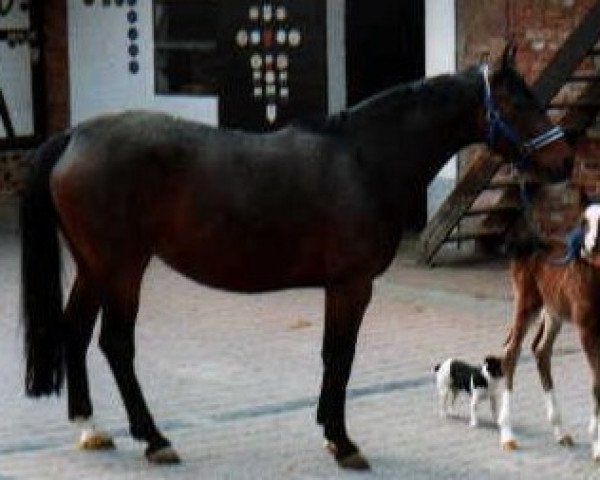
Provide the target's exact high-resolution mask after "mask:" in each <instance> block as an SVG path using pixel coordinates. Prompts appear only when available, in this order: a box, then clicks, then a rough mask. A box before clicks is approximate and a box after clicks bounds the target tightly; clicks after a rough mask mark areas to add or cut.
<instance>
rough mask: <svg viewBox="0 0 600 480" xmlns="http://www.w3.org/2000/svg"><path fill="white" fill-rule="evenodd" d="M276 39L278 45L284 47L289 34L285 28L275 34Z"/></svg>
mask: <svg viewBox="0 0 600 480" xmlns="http://www.w3.org/2000/svg"><path fill="white" fill-rule="evenodd" d="M275 39H276V40H277V43H278V44H279V45H283V44H284V43H285V41H286V40H287V34H286V33H285V30H284V29H283V28H280V29H279V30H277V33H276V34H275Z"/></svg>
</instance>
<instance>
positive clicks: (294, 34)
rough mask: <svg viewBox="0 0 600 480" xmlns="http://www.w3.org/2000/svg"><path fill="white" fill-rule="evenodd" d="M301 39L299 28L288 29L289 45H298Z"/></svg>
mask: <svg viewBox="0 0 600 480" xmlns="http://www.w3.org/2000/svg"><path fill="white" fill-rule="evenodd" d="M301 41H302V36H301V35H300V30H298V29H297V28H292V29H291V30H290V33H288V42H290V45H291V46H292V47H297V46H298V45H300V42H301Z"/></svg>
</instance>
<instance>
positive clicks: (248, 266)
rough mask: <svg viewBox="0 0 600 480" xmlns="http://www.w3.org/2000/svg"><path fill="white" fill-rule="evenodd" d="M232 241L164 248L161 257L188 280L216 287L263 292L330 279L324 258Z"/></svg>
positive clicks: (320, 283)
mask: <svg viewBox="0 0 600 480" xmlns="http://www.w3.org/2000/svg"><path fill="white" fill-rule="evenodd" d="M239 243H244V242H236V241H232V240H231V239H230V241H222V242H217V243H211V242H200V243H199V244H198V245H196V246H190V247H189V248H181V247H179V248H177V249H163V250H162V251H159V252H158V256H159V257H160V258H161V259H162V260H163V261H165V262H166V263H167V264H168V265H169V266H171V267H172V268H174V269H175V270H177V271H179V272H180V273H182V274H183V275H186V276H187V277H189V278H191V279H193V280H195V281H197V282H199V283H202V284H205V285H209V286H212V287H216V288H220V289H225V290H232V291H240V292H260V291H268V290H277V289H282V288H290V287H299V286H320V285H323V284H324V283H325V279H326V277H327V274H326V269H325V266H324V262H323V261H322V260H321V258H322V257H321V255H318V254H315V253H314V252H313V253H312V254H306V251H305V249H303V248H298V249H297V250H296V251H295V252H294V251H293V249H292V251H290V249H289V247H287V248H286V247H284V246H282V245H280V246H279V248H277V246H275V245H273V244H272V243H271V242H269V244H268V245H266V246H260V245H257V246H255V247H254V248H248V246H247V245H242V246H240V245H239Z"/></svg>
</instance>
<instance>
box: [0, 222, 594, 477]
mask: <svg viewBox="0 0 600 480" xmlns="http://www.w3.org/2000/svg"><path fill="white" fill-rule="evenodd" d="M411 245H412V244H411V242H410V241H409V242H407V243H406V244H405V245H404V247H403V248H402V250H401V252H400V255H399V257H398V258H397V260H396V261H395V262H394V264H393V265H392V266H391V268H390V269H389V270H388V272H387V273H386V274H385V275H384V276H383V277H382V278H380V279H379V280H378V281H377V284H376V289H375V295H374V299H373V301H372V303H371V305H370V308H369V310H368V312H367V315H366V317H365V320H364V324H363V328H362V331H361V335H360V339H359V344H358V351H357V358H356V361H355V364H354V370H353V375H352V378H351V382H350V391H349V400H348V406H347V412H348V419H349V430H350V432H351V435H352V436H353V438H354V439H355V441H356V442H358V443H359V445H360V446H361V448H362V449H363V451H364V453H365V454H366V455H367V456H368V458H369V460H370V461H371V464H372V470H371V472H369V473H365V474H357V473H353V472H344V471H340V470H339V469H338V468H337V466H336V465H335V463H334V462H333V461H332V459H331V458H330V457H329V456H328V455H327V454H326V453H325V452H324V451H323V450H322V449H321V443H322V437H321V431H320V428H318V427H317V426H316V425H315V419H314V417H315V403H316V398H317V394H318V390H319V384H320V375H321V366H320V358H319V352H320V340H321V335H322V306H323V294H322V292H321V291H318V290H310V289H307V290H290V291H284V292H279V293H272V294H265V295H235V294H229V293H225V292H220V291H215V290H210V289H207V288H204V287H202V286H199V285H197V284H194V283H192V282H190V281H188V280H186V279H185V278H183V277H181V276H179V275H178V274H176V273H174V272H173V271H171V270H169V269H168V268H167V267H165V266H164V265H162V264H161V263H160V262H153V263H152V264H151V267H150V268H149V270H148V272H147V275H146V278H145V281H144V285H143V292H142V302H141V311H140V314H139V323H138V328H137V358H136V364H137V368H138V373H139V377H140V380H141V383H142V386H143V388H144V391H145V394H146V397H147V400H148V404H149V406H150V408H151V410H152V412H153V414H154V416H155V419H156V421H157V423H158V425H159V426H160V427H162V429H163V431H164V433H165V434H166V435H167V436H168V437H169V438H170V439H171V440H172V442H173V445H174V446H175V447H176V448H177V450H178V452H179V454H180V455H181V457H182V459H183V463H182V464H181V465H178V466H175V467H155V466H150V465H148V464H147V463H146V461H145V459H144V457H143V445H141V444H138V443H136V442H135V441H133V440H131V438H130V437H129V435H128V433H127V432H128V429H127V426H126V419H125V413H124V410H123V407H122V403H121V401H120V398H119V397H118V393H117V391H116V388H115V386H114V381H113V379H112V378H111V376H110V373H109V371H108V368H107V365H106V362H105V360H104V358H103V357H102V355H101V354H100V353H99V351H98V348H97V346H96V341H94V343H93V345H92V347H91V348H90V353H89V370H90V377H91V388H92V396H93V399H94V402H95V412H96V416H97V419H98V420H100V421H101V424H102V425H103V426H104V427H105V428H106V429H108V430H109V431H110V432H111V433H112V434H113V435H114V436H115V440H116V443H117V447H118V448H117V449H116V450H114V451H109V452H96V453H89V452H81V451H77V450H76V449H75V448H74V444H75V441H76V439H77V435H78V432H77V431H76V430H74V429H73V428H72V427H71V426H70V425H69V424H68V422H67V421H66V411H65V410H66V407H65V398H64V397H61V398H59V399H56V398H50V399H43V400H37V401H36V400H32V399H28V398H25V397H24V394H23V389H22V370H23V366H22V354H21V348H20V345H21V339H20V331H19V324H18V317H19V314H18V311H19V288H18V281H19V272H18V264H19V262H18V257H19V246H18V241H17V238H16V236H14V235H13V234H4V235H0V286H1V288H0V326H1V327H2V332H3V335H1V336H0V383H1V384H2V388H1V389H0V412H2V418H1V419H0V479H4V478H18V479H36V478H40V479H48V478H53V479H54V478H61V479H62V478H64V479H71V478H82V477H84V478H92V479H123V478H144V479H180V478H185V479H238V478H240V479H284V478H285V479H288V478H290V479H333V478H336V479H337V478H344V479H346V478H347V479H358V478H361V479H362V478H365V479H384V478H385V479H408V478H410V479H446V478H448V479H450V478H452V479H485V478H493V479H508V478H511V479H512V478H524V479H535V478H540V479H541V478H544V479H553V478H557V479H559V478H560V479H564V478H575V479H580V478H581V479H584V478H596V477H597V478H600V475H599V474H598V473H599V472H600V470H598V469H599V468H600V467H598V466H596V465H595V464H594V463H593V462H592V461H591V457H590V446H589V441H588V438H587V433H586V424H587V420H588V414H589V412H590V405H591V397H590V384H589V375H588V370H587V366H586V365H585V362H584V360H583V356H582V354H581V353H580V349H579V346H578V343H577V340H576V337H575V335H574V331H573V329H572V328H565V329H564V331H563V333H562V334H561V337H560V338H559V341H558V344H557V348H556V354H555V359H554V372H555V379H556V384H557V393H558V398H559V401H560V403H561V405H562V406H563V416H564V421H565V424H566V426H567V428H568V429H569V431H570V432H571V433H572V434H573V436H574V438H575V440H576V445H575V446H574V447H572V448H568V449H565V448H563V447H560V446H558V445H556V444H555V443H554V441H553V437H552V433H551V429H550V427H549V425H548V423H547V421H546V419H545V415H544V411H543V400H542V396H541V388H540V386H539V381H538V379H537V374H536V373H535V367H534V365H533V362H532V361H531V356H530V355H529V353H528V351H527V350H525V353H524V355H523V359H522V362H521V364H520V366H519V369H518V371H517V379H516V393H515V398H514V408H515V411H514V424H515V430H516V433H517V435H518V436H519V439H520V445H521V448H520V449H519V450H517V451H515V452H512V453H507V452H503V451H501V450H500V448H499V445H498V435H497V431H496V429H495V427H494V425H493V424H492V423H491V421H489V420H488V421H486V422H484V425H483V426H482V427H480V428H478V429H471V428H469V427H468V404H467V401H466V398H459V399H458V400H457V414H456V416H455V417H454V418H451V419H448V420H442V419H440V418H439V417H438V415H437V412H436V406H437V399H436V393H435V391H434V385H433V381H432V376H431V373H430V370H431V367H432V365H433V364H434V363H436V362H438V361H439V360H441V359H444V358H445V357H448V356H460V357H462V358H464V359H466V360H469V361H473V362H477V361H480V360H481V359H482V357H483V356H484V355H485V354H487V353H490V352H492V353H494V352H495V353H500V352H501V346H502V342H503V340H504V336H505V332H506V327H507V323H508V321H509V319H510V312H511V303H510V297H511V295H510V289H509V285H508V282H507V278H506V273H505V264H504V262H503V261H499V260H497V261H488V262H476V261H473V260H472V258H473V257H472V256H471V255H470V252H467V251H464V252H459V253H458V254H457V253H456V252H454V251H449V252H445V253H444V255H443V256H442V259H441V264H442V265H444V266H440V267H436V268H433V269H424V268H421V267H417V266H415V264H414V260H413V253H412V252H413V250H412V247H411ZM70 276H71V269H70V268H69V266H67V268H66V273H65V281H66V282H67V283H68V280H69V278H70ZM484 416H485V417H484V418H486V419H489V412H487V411H486V410H484Z"/></svg>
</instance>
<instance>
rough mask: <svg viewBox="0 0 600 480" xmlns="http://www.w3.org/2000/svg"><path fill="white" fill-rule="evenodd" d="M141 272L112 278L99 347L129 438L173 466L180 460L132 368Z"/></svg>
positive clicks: (157, 459) (154, 459)
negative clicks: (117, 393)
mask: <svg viewBox="0 0 600 480" xmlns="http://www.w3.org/2000/svg"><path fill="white" fill-rule="evenodd" d="M140 283H141V272H140V273H139V274H138V275H135V276H134V275H126V276H123V277H118V278H114V279H113V283H112V285H110V286H109V287H108V289H109V290H108V291H107V293H106V294H105V299H104V305H103V308H104V314H103V317H102V329H101V331H100V348H101V349H102V351H103V352H104V354H105V356H106V359H107V360H108V363H109V365H110V368H111V370H112V373H113V375H114V377H115V380H116V382H117V386H118V388H119V391H120V393H121V397H122V398H123V403H124V404H125V410H126V411H127V416H128V418H129V426H130V431H131V435H132V436H133V437H134V438H135V439H137V440H143V441H145V442H146V443H147V448H146V458H147V459H148V460H149V461H150V462H154V463H176V462H179V457H178V455H177V453H176V452H175V450H173V448H171V444H170V442H169V441H168V440H167V439H166V438H165V437H164V436H163V435H162V434H161V433H160V431H159V430H158V428H157V427H156V425H155V423H154V420H153V418H152V415H151V414H150V411H149V410H148V407H147V405H146V402H145V400H144V396H143V394H142V389H141V388H140V385H139V382H138V379H137V376H136V373H135V369H134V354H135V346H134V330H135V319H136V315H137V310H138V302H139V288H140Z"/></svg>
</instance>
